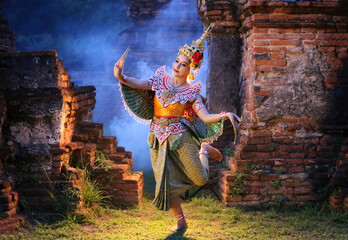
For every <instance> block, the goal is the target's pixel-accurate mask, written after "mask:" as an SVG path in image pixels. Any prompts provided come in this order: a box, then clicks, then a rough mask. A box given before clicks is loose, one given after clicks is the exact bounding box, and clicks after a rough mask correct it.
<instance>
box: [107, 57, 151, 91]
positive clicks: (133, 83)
mask: <svg viewBox="0 0 348 240" xmlns="http://www.w3.org/2000/svg"><path fill="white" fill-rule="evenodd" d="M114 75H115V77H116V78H117V79H118V80H119V81H120V82H121V83H123V84H125V85H127V86H129V87H131V88H137V89H142V90H150V89H151V88H150V86H149V84H148V81H147V80H143V79H136V78H132V77H127V76H125V75H124V74H123V73H122V68H121V67H120V66H119V64H118V62H117V63H116V64H115V67H114Z"/></svg>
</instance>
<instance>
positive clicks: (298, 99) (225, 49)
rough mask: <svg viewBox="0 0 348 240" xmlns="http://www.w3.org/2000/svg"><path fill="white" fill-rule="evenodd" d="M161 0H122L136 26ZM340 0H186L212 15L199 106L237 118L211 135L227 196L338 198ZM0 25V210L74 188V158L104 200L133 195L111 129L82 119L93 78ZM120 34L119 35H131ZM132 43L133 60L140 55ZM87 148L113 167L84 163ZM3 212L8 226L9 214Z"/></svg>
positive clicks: (130, 199)
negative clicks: (81, 81)
mask: <svg viewBox="0 0 348 240" xmlns="http://www.w3.org/2000/svg"><path fill="white" fill-rule="evenodd" d="M168 2H170V1H167V0H147V1H143V0H132V1H130V8H129V15H130V16H131V17H133V18H134V19H135V22H136V26H137V27H139V28H140V27H141V25H142V24H146V21H148V20H149V19H151V18H152V17H153V16H155V15H156V14H157V13H158V11H160V7H162V6H165V5H166V4H167V3H168ZM186 2H187V1H186V0H182V1H180V4H181V5H180V6H181V7H182V8H184V7H185V4H186ZM347 5H348V4H347V2H346V1H343V0H341V1H340V0H323V1H270V0H263V1H262V0H259V1H255V0H239V1H233V0H198V1H197V6H198V9H197V10H198V13H199V15H200V16H201V20H202V21H203V23H204V25H205V26H207V25H208V24H210V23H212V22H214V23H215V27H214V29H213V32H212V35H211V37H210V38H209V41H208V51H209V63H208V64H209V71H208V82H207V85H208V87H207V96H208V100H209V108H210V110H212V111H213V112H219V111H221V110H229V111H234V112H237V113H238V114H239V115H241V116H242V118H243V125H242V126H241V128H240V132H239V136H238V142H237V144H236V145H233V144H232V139H233V131H232V129H231V126H230V125H227V126H226V127H225V132H224V135H223V136H222V137H220V139H219V141H218V142H217V143H215V146H217V147H219V148H220V149H221V150H222V149H226V147H227V148H228V149H229V148H230V149H234V154H232V153H231V152H230V151H229V153H228V154H226V156H225V157H226V158H227V159H228V161H227V168H226V169H220V171H219V189H220V192H221V195H222V197H223V201H224V203H225V204H226V205H228V206H237V205H248V206H250V205H257V206H260V205H262V204H278V205H279V204H304V203H306V202H310V201H320V200H323V199H324V198H325V197H327V196H328V195H330V194H334V195H336V196H338V198H339V199H340V200H341V201H342V199H343V198H344V197H346V196H347V194H348V189H347V186H348V182H347V181H348V180H347V179H348V178H347V174H348V138H347V126H348V122H347V114H348V109H347V108H348V106H347V104H346V103H347V101H348V99H347V98H348V97H347V96H348V94H347V87H348V80H347V77H348V72H347V69H348V52H347V49H348V33H347V29H348V16H347V12H348V6H347ZM191 10H192V9H191ZM158 24H161V23H160V22H159V23H158ZM162 24H166V21H163V22H162ZM0 30H1V31H0V38H1V41H0V42H1V43H0V52H1V53H0V77H1V85H0V86H1V89H0V109H1V113H0V114H1V115H0V125H1V131H0V155H1V160H2V161H1V162H0V174H1V180H0V214H1V215H2V216H6V217H9V216H14V215H15V214H16V212H17V208H18V201H24V202H26V203H27V204H29V205H30V207H31V208H33V209H35V208H37V209H44V207H45V206H44V205H45V204H44V203H45V202H47V199H48V198H49V197H50V196H49V194H48V191H47V190H48V189H49V187H50V186H51V183H52V182H54V185H55V186H56V191H57V193H59V191H61V190H62V189H64V188H66V187H67V186H68V187H69V186H70V187H79V184H80V179H79V177H80V176H81V172H80V170H78V169H77V168H76V167H78V166H80V165H81V164H82V163H83V164H87V165H89V166H91V167H92V168H93V169H94V171H93V173H94V174H93V177H94V179H96V180H97V181H98V183H99V185H100V186H103V187H104V190H105V191H107V192H108V194H110V195H111V197H112V200H113V202H115V203H128V204H129V203H137V202H138V201H139V200H140V198H141V196H142V189H143V175H142V173H141V172H136V173H134V172H133V171H132V154H131V153H130V152H127V151H126V150H125V149H124V148H123V147H119V146H117V139H116V137H106V136H103V125H102V124H99V123H93V122H92V116H93V109H94V105H95V92H94V91H95V88H94V87H93V86H87V87H74V84H73V82H70V77H69V75H67V69H65V68H64V66H63V63H62V62H61V61H60V60H58V59H57V53H56V52H55V51H44V52H31V53H20V52H16V50H15V47H14V46H15V41H14V39H15V38H14V34H13V33H12V32H11V31H10V30H9V29H8V27H7V25H6V22H5V21H4V20H1V25H0ZM186 30H187V29H185V31H186ZM137 31H140V30H139V29H138V30H137ZM122 34H123V35H122V37H123V41H125V42H127V38H128V37H130V38H133V36H135V35H137V34H138V35H139V34H140V33H137V34H134V33H133V32H131V29H129V30H126V31H124V32H123V33H122ZM187 34H188V33H187ZM153 37H154V38H155V37H156V36H153ZM192 39H195V36H193V37H192ZM132 50H133V51H134V55H133V57H134V59H133V60H136V59H138V58H142V57H145V58H146V56H148V55H146V53H145V52H144V51H143V50H141V49H136V48H135V49H134V48H133V49H132ZM150 54H152V56H157V58H155V59H156V61H154V62H150V64H152V65H153V66H154V69H155V68H156V67H158V66H159V64H161V61H162V60H163V59H161V54H160V53H158V52H157V53H156V52H151V53H150ZM153 54H154V55H153ZM133 60H131V61H130V62H135V61H133ZM97 150H99V151H101V152H103V153H105V154H106V155H107V156H108V162H109V163H110V164H112V167H109V168H106V167H97V166H94V164H93V162H94V160H95V156H96V151H97ZM227 155H231V156H227ZM42 169H45V170H46V172H43V171H42ZM18 170H19V171H20V172H21V173H20V174H18ZM212 170H213V171H212V172H214V168H212ZM46 173H47V174H46ZM66 175H69V176H72V178H70V179H66V178H64V176H66ZM18 176H20V178H18ZM47 176H48V177H47ZM346 198H347V197H346ZM21 199H22V200H21ZM24 199H25V200H24ZM46 207H47V206H46ZM4 221H5V220H2V225H1V224H0V228H1V227H2V226H4V224H5V222H4ZM6 221H7V222H6V224H8V225H11V224H12V225H13V224H16V222H18V219H16V218H7V219H6Z"/></svg>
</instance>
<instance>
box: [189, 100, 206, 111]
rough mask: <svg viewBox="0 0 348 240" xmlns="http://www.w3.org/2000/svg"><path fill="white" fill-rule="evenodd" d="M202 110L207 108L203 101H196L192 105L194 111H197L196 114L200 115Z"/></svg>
mask: <svg viewBox="0 0 348 240" xmlns="http://www.w3.org/2000/svg"><path fill="white" fill-rule="evenodd" d="M202 108H205V105H204V103H203V102H202V101H196V102H195V103H194V104H192V109H193V110H194V111H195V113H198V111H199V110H201V109H202Z"/></svg>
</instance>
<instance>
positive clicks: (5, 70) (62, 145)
mask: <svg viewBox="0 0 348 240" xmlns="http://www.w3.org/2000/svg"><path fill="white" fill-rule="evenodd" d="M1 19H2V17H1ZM0 27H1V28H0V33H1V35H0V37H1V39H2V41H1V45H0V51H1V53H0V79H1V82H0V108H1V117H0V119H1V120H0V123H1V124H0V126H1V132H0V156H1V161H0V176H1V177H0V217H1V218H3V217H5V219H2V220H0V229H1V231H2V232H3V231H7V230H11V228H13V227H14V226H15V225H16V224H18V218H17V217H16V213H17V212H18V207H19V205H20V206H21V207H22V208H23V210H24V211H27V210H28V211H27V212H28V213H29V214H31V213H33V212H38V213H39V214H44V213H45V212H52V211H54V209H52V205H51V204H50V203H52V201H51V200H52V195H53V196H54V198H55V199H58V200H59V199H60V197H62V194H65V193H66V190H67V189H77V190H78V189H80V188H81V173H82V172H84V171H85V170H84V168H87V169H89V170H90V171H91V177H92V180H95V181H97V183H98V186H99V187H100V188H101V189H102V190H103V191H104V193H105V194H106V195H108V196H110V200H111V202H112V203H114V204H117V205H130V204H136V203H138V202H139V201H140V199H141V197H142V193H143V173H142V172H134V171H133V170H132V164H133V160H132V153H131V152H129V151H126V150H125V148H124V147H121V146H118V145H117V139H116V137H112V136H103V124H100V123H94V122H93V121H92V117H93V109H94V107H95V102H96V100H95V92H94V91H95V87H93V86H84V87H75V86H74V83H73V82H71V81H70V76H69V75H68V70H67V69H66V68H64V66H63V63H62V61H60V60H59V59H58V58H57V52H55V51H42V52H16V50H15V47H14V46H15V42H14V34H13V32H11V31H10V30H9V29H8V27H7V23H6V22H5V21H4V20H1V25H0ZM98 154H99V155H103V156H105V157H106V160H103V165H100V164H99V163H100V162H97V163H96V155H98ZM105 163H107V164H105ZM75 200H76V203H78V201H79V199H75ZM18 202H20V203H21V204H18ZM71 202H73V200H71Z"/></svg>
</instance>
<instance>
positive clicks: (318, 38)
mask: <svg viewBox="0 0 348 240" xmlns="http://www.w3.org/2000/svg"><path fill="white" fill-rule="evenodd" d="M206 2H208V1H206ZM215 2H216V1H215ZM218 2H219V3H216V4H214V1H209V4H208V3H206V5H204V6H203V5H202V6H201V9H200V11H201V16H202V19H203V21H207V22H215V23H216V24H217V25H216V26H217V27H218V29H219V27H224V28H225V30H223V31H222V30H221V31H220V30H219V33H224V34H227V30H226V28H229V27H232V26H233V27H237V26H239V25H238V24H234V23H233V24H232V22H233V21H239V23H240V28H239V27H237V29H238V31H239V32H240V33H241V34H240V37H241V38H242V40H243V42H244V44H243V49H242V56H243V66H242V69H241V72H242V76H241V78H242V82H241V86H242V87H241V91H240V92H241V112H242V118H243V125H242V126H241V128H240V138H239V143H238V144H237V145H236V146H235V157H233V158H230V159H229V163H228V165H229V170H220V172H219V180H220V185H219V186H220V189H221V193H222V196H223V199H224V202H225V203H226V204H227V205H229V206H236V205H260V204H266V203H267V204H279V203H280V202H281V203H288V204H293V203H296V204H303V203H305V202H308V201H316V200H320V192H322V191H323V190H324V189H325V187H329V188H330V189H334V188H337V187H339V188H341V189H342V190H343V192H344V194H346V193H347V194H348V189H347V186H348V182H347V170H348V167H347V163H346V162H347V161H348V160H347V156H348V155H347V149H348V147H347V142H348V139H347V132H348V131H347V118H346V117H347V111H346V110H347V108H346V107H337V104H338V105H345V103H344V102H345V101H346V100H347V97H337V93H338V92H342V93H347V91H348V80H347V79H348V73H347V70H346V69H347V67H348V65H347V64H348V59H347V54H348V52H347V49H348V32H347V29H348V16H347V15H346V12H347V6H346V5H344V4H343V3H342V2H341V1H321V2H317V1H305V2H303V1H301V2H300V1H296V2H283V1H248V2H247V3H246V4H245V5H244V6H243V7H240V6H238V7H237V8H238V9H239V11H237V10H236V11H232V10H233V7H230V8H229V9H228V8H227V7H226V9H222V8H221V3H220V2H227V1H218ZM226 4H227V3H226ZM208 6H210V7H208ZM226 6H227V5H226ZM224 11H230V14H227V15H226V14H224ZM228 16H229V17H228ZM212 17H213V18H212ZM226 19H230V20H228V21H230V23H229V24H227V23H223V24H221V23H222V22H223V21H227V20H226ZM232 19H234V20H232ZM328 116H330V117H328ZM225 144H230V143H229V142H225Z"/></svg>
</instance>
